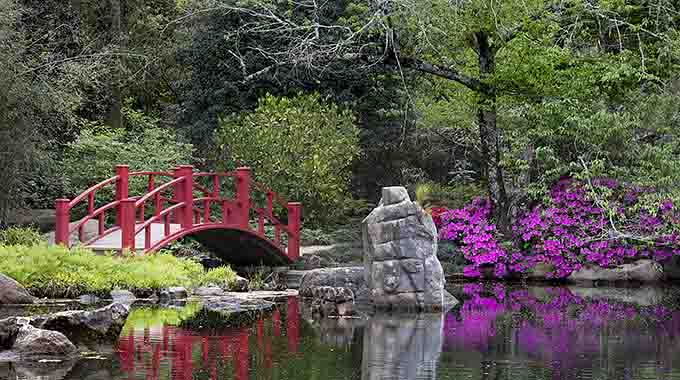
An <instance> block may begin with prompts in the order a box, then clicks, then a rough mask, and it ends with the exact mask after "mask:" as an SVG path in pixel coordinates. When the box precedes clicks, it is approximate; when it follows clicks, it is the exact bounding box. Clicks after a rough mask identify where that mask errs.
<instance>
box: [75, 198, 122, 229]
mask: <svg viewBox="0 0 680 380" xmlns="http://www.w3.org/2000/svg"><path fill="white" fill-rule="evenodd" d="M119 204H120V201H113V202H111V203H107V204H105V205H104V206H101V207H99V208H97V209H95V210H94V211H92V213H90V214H87V215H85V217H84V218H83V219H81V220H79V221H78V222H77V223H76V224H74V225H73V227H71V228H69V234H70V233H72V232H73V231H76V230H77V229H79V228H80V227H82V226H84V225H85V223H87V222H89V221H90V220H92V219H94V218H95V217H97V216H99V215H100V214H102V213H103V212H104V211H106V210H110V209H112V208H114V207H116V206H118V205H119Z"/></svg>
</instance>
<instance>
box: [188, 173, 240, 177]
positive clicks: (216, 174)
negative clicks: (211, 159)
mask: <svg viewBox="0 0 680 380" xmlns="http://www.w3.org/2000/svg"><path fill="white" fill-rule="evenodd" d="M211 176H217V177H236V172H215V173H210V172H198V173H194V177H211Z"/></svg>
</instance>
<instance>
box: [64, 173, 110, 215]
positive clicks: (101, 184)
mask: <svg viewBox="0 0 680 380" xmlns="http://www.w3.org/2000/svg"><path fill="white" fill-rule="evenodd" d="M119 179H120V176H119V175H116V176H113V177H111V178H109V179H106V180H104V181H101V182H99V183H98V184H96V185H94V186H92V187H90V188H88V189H87V190H85V191H83V192H82V193H81V194H80V195H78V196H77V197H75V198H73V200H71V201H70V202H69V203H68V209H69V210H70V209H71V208H73V206H75V205H77V204H78V203H80V201H82V200H83V199H85V197H87V196H89V195H90V194H94V193H95V192H96V191H97V190H99V189H101V188H103V187H104V186H106V185H109V184H111V183H114V182H116V181H118V180H119Z"/></svg>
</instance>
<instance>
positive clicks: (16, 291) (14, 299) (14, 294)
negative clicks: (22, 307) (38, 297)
mask: <svg viewBox="0 0 680 380" xmlns="http://www.w3.org/2000/svg"><path fill="white" fill-rule="evenodd" d="M34 300H35V298H33V296H31V295H30V294H29V293H28V291H27V290H26V289H25V288H24V287H23V286H21V284H19V283H18V282H16V281H14V279H12V278H10V277H7V276H5V275H4V274H2V273H0V305H10V304H28V303H33V301H34Z"/></svg>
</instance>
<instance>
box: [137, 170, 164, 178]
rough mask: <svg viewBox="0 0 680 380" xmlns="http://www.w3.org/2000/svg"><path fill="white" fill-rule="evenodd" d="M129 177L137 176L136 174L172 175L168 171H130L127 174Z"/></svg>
mask: <svg viewBox="0 0 680 380" xmlns="http://www.w3.org/2000/svg"><path fill="white" fill-rule="evenodd" d="M128 175H129V176H131V177H138V176H143V175H146V176H149V175H158V176H164V177H172V173H170V172H154V171H141V172H131V173H130V174H128Z"/></svg>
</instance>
